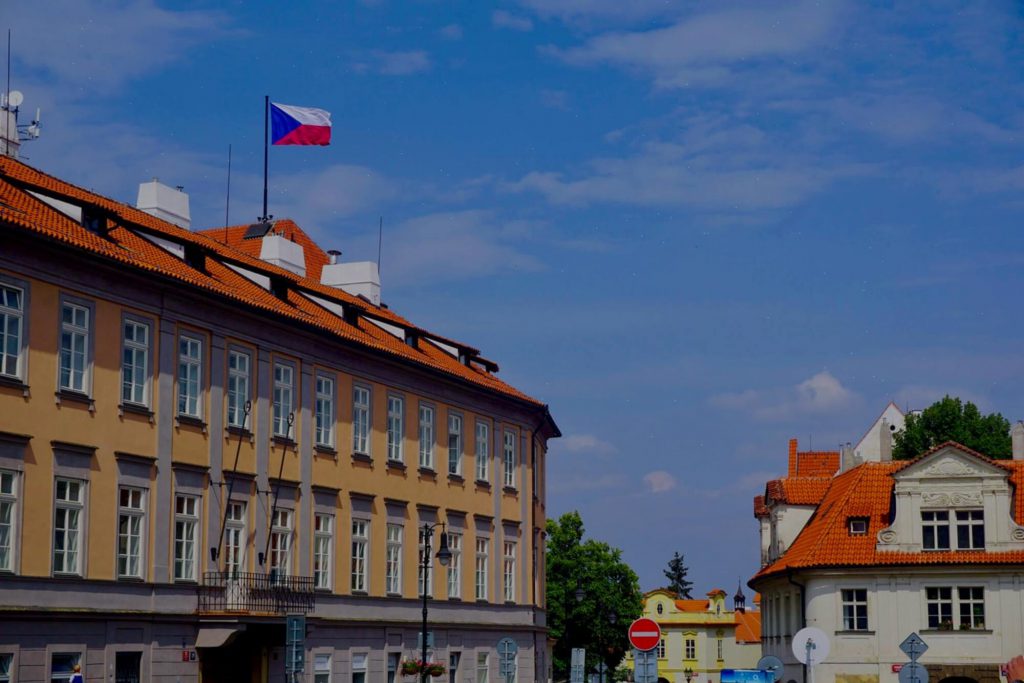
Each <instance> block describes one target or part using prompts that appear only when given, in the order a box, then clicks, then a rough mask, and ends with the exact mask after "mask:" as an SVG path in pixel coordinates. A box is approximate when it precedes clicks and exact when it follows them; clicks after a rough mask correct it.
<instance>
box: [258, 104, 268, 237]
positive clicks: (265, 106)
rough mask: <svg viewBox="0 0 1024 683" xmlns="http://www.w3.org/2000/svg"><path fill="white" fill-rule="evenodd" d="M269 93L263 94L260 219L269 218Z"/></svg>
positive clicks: (266, 219) (264, 220)
mask: <svg viewBox="0 0 1024 683" xmlns="http://www.w3.org/2000/svg"><path fill="white" fill-rule="evenodd" d="M269 139H270V95H264V96H263V217H262V218H260V220H261V221H263V222H266V221H268V220H270V216H268V215H267V169H268V166H269V159H270V152H269V150H270V145H269V142H268V141H269Z"/></svg>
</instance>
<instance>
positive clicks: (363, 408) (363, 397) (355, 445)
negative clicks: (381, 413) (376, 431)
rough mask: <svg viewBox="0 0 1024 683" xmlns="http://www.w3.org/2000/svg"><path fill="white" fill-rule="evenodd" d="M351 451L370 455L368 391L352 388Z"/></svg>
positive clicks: (364, 388) (361, 388)
mask: <svg viewBox="0 0 1024 683" xmlns="http://www.w3.org/2000/svg"><path fill="white" fill-rule="evenodd" d="M352 450H353V451H354V452H356V453H361V454H363V455H369V454H370V390H369V389H367V388H366V387H361V386H358V385H356V386H354V387H352Z"/></svg>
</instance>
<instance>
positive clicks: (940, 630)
mask: <svg viewBox="0 0 1024 683" xmlns="http://www.w3.org/2000/svg"><path fill="white" fill-rule="evenodd" d="M920 633H932V634H934V633H948V634H950V635H961V636H962V635H964V634H967V633H978V634H981V635H991V634H992V633H994V631H992V629H990V628H923V629H921V630H920Z"/></svg>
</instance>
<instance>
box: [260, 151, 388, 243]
mask: <svg viewBox="0 0 1024 683" xmlns="http://www.w3.org/2000/svg"><path fill="white" fill-rule="evenodd" d="M397 193H398V183H397V182H395V181H393V180H390V179H388V178H385V177H383V176H381V175H380V174H379V173H377V172H376V171H374V170H372V169H370V168H366V167H365V166H353V165H348V164H335V165H333V166H328V167H326V168H324V169H322V170H320V171H315V172H308V173H293V174H291V175H280V176H277V177H275V178H274V182H273V185H272V196H271V208H272V209H273V210H272V211H271V213H273V214H274V215H275V216H278V217H279V218H284V217H288V218H294V219H295V220H296V221H298V223H299V224H300V225H303V226H304V227H307V228H308V229H311V230H312V229H315V228H319V227H322V226H324V225H325V224H328V223H331V222H332V221H335V220H336V219H338V218H344V217H346V216H351V215H353V214H355V213H358V212H360V211H364V210H367V209H370V208H372V207H374V206H377V205H378V204H379V203H381V202H382V201H385V200H387V199H390V198H392V197H394V196H396V194H397Z"/></svg>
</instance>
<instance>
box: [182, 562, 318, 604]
mask: <svg viewBox="0 0 1024 683" xmlns="http://www.w3.org/2000/svg"><path fill="white" fill-rule="evenodd" d="M198 591H199V612H200V613H201V614H202V613H224V612H234V613H239V614H252V613H256V614H290V613H302V614H306V613H309V612H312V611H313V608H314V607H315V605H316V591H315V590H314V588H313V578H312V577H309V576H290V575H288V574H278V573H277V572H276V571H271V572H270V573H269V574H255V573H249V572H205V573H204V574H203V583H202V584H201V585H200V586H198Z"/></svg>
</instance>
